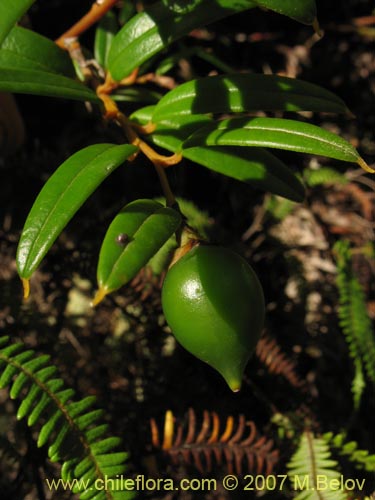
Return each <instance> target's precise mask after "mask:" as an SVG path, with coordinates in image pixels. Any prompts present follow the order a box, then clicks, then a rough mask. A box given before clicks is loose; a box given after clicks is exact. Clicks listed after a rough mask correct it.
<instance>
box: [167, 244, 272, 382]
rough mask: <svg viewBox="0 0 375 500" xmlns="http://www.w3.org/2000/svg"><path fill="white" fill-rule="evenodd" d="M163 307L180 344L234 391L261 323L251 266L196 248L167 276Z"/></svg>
mask: <svg viewBox="0 0 375 500" xmlns="http://www.w3.org/2000/svg"><path fill="white" fill-rule="evenodd" d="M162 305H163V311H164V314H165V317H166V320H167V323H168V325H169V326H170V328H171V329H172V332H173V334H174V335H175V337H176V339H177V340H178V342H179V343H180V344H181V345H182V346H183V347H185V349H187V350H188V351H189V352H190V353H192V354H194V356H196V357H197V358H199V359H201V360H202V361H205V362H206V363H208V364H209V365H210V366H212V367H213V368H215V369H216V370H217V371H218V372H219V373H220V374H221V375H222V376H223V377H224V379H225V380H226V382H227V383H228V385H229V387H230V388H231V389H232V390H233V391H238V390H239V389H240V386H241V379H242V375H243V372H244V369H245V366H246V364H247V362H248V360H249V358H250V356H251V354H252V352H253V351H254V348H255V346H256V344H257V341H258V339H259V337H260V334H261V330H262V327H263V321H264V298H263V291H262V287H261V285H260V283H259V281H258V278H257V276H256V274H255V273H254V271H253V269H252V268H251V267H250V266H249V264H248V263H247V262H246V261H245V260H244V259H243V258H242V257H240V256H239V255H237V254H236V253H234V252H232V251H231V250H227V249H225V248H221V247H213V246H212V247H211V246H197V247H195V248H193V250H190V251H189V252H188V253H187V254H186V255H184V256H183V257H182V258H181V259H180V260H178V261H177V262H176V264H174V265H173V266H172V267H171V268H170V270H169V271H168V273H167V275H166V278H165V280H164V284H163V289H162Z"/></svg>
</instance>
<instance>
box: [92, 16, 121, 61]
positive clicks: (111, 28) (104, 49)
mask: <svg viewBox="0 0 375 500" xmlns="http://www.w3.org/2000/svg"><path fill="white" fill-rule="evenodd" d="M117 31H118V25H117V20H116V16H115V14H114V13H113V12H112V11H109V12H107V14H106V15H105V16H104V17H103V18H102V19H101V20H100V23H99V24H98V27H97V28H96V31H95V41H94V55H95V59H96V61H97V62H98V63H99V64H100V65H101V66H102V67H103V68H106V67H107V59H108V54H109V49H110V48H111V44H112V41H113V39H114V37H115V34H116V32H117Z"/></svg>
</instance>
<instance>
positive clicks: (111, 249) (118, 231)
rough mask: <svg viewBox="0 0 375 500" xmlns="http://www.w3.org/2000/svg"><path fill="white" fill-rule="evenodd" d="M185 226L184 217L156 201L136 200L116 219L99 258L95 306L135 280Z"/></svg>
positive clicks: (105, 239) (105, 238)
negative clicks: (168, 241) (178, 230)
mask: <svg viewBox="0 0 375 500" xmlns="http://www.w3.org/2000/svg"><path fill="white" fill-rule="evenodd" d="M180 224H181V215H180V214H179V213H178V212H176V211H175V210H173V209H172V208H169V207H163V205H161V204H160V203H158V202H156V201H153V200H136V201H133V202H132V203H129V204H128V205H126V206H125V207H124V208H123V209H122V210H121V212H120V213H119V214H118V215H117V216H116V217H115V218H114V220H113V221H112V223H111V225H110V226H109V228H108V231H107V233H106V235H105V237H104V240H103V244H102V247H101V249H100V254H99V262H98V270H97V277H98V284H99V291H98V293H97V294H96V296H95V298H94V300H93V304H94V305H96V304H98V303H99V302H100V301H101V300H102V299H103V297H104V296H105V295H107V294H108V293H110V292H112V291H114V290H117V289H118V288H120V287H121V286H123V285H125V284H126V283H127V282H128V281H129V280H131V279H132V278H133V277H134V276H135V275H136V274H137V273H138V271H139V270H140V269H141V268H142V267H143V266H145V265H146V264H147V262H148V261H149V260H150V259H151V257H152V256H153V255H155V254H156V252H157V251H158V250H159V249H160V248H161V247H162V246H163V245H164V243H165V242H166V241H167V240H168V239H169V238H170V236H172V234H173V233H174V232H175V231H176V230H177V228H178V226H179V225H180Z"/></svg>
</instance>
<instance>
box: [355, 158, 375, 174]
mask: <svg viewBox="0 0 375 500" xmlns="http://www.w3.org/2000/svg"><path fill="white" fill-rule="evenodd" d="M357 163H358V165H359V166H360V167H361V168H363V170H365V171H366V172H368V173H370V174H375V170H374V169H373V168H371V167H370V166H369V165H367V163H366V162H365V160H364V159H363V158H361V157H359V158H358V160H357Z"/></svg>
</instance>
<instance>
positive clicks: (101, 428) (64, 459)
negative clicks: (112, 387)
mask: <svg viewBox="0 0 375 500" xmlns="http://www.w3.org/2000/svg"><path fill="white" fill-rule="evenodd" d="M49 361H50V357H49V356H37V355H36V354H35V353H34V351H32V350H30V349H25V347H24V346H23V344H21V343H17V344H9V338H8V337H0V369H1V373H0V383H1V386H2V387H9V394H10V397H11V398H13V399H16V398H18V399H21V403H20V405H19V407H18V411H17V418H24V417H28V420H27V423H28V425H29V426H34V425H36V424H38V423H41V424H42V426H41V429H40V431H39V436H38V440H37V445H38V446H39V447H41V446H44V445H45V444H47V443H49V448H48V456H49V458H50V460H51V461H55V462H60V463H61V464H62V468H61V478H62V479H64V480H65V479H66V480H77V481H78V482H76V483H72V491H73V492H76V493H79V497H80V499H82V500H85V499H97V500H101V499H102V500H109V499H114V498H115V497H118V498H122V499H124V500H128V499H130V498H133V496H134V495H133V493H132V492H128V491H121V492H118V495H117V494H116V492H115V491H109V490H108V491H107V490H101V489H96V488H95V487H94V486H95V484H96V483H95V481H96V480H98V479H100V480H101V481H102V482H101V483H100V485H101V484H104V480H105V479H108V478H113V477H116V476H118V475H122V474H124V473H125V472H126V461H127V458H128V455H127V453H125V452H121V451H117V450H116V448H118V447H119V445H120V444H121V440H120V439H119V438H114V437H105V434H106V432H107V430H108V425H107V424H103V423H101V422H100V419H101V418H102V416H103V413H104V412H103V410H99V409H92V407H93V405H94V403H95V398H94V397H92V396H89V397H86V398H84V399H83V400H82V401H72V399H73V398H74V391H73V390H72V389H66V388H65V387H64V382H63V380H62V379H60V378H58V377H56V371H57V369H56V368H55V367H54V366H49V365H48V362H49ZM42 419H43V423H42V422H41V420H42ZM83 479H84V480H86V481H87V482H86V483H83V482H82V481H81V480H83ZM112 489H113V490H115V489H116V488H112Z"/></svg>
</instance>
